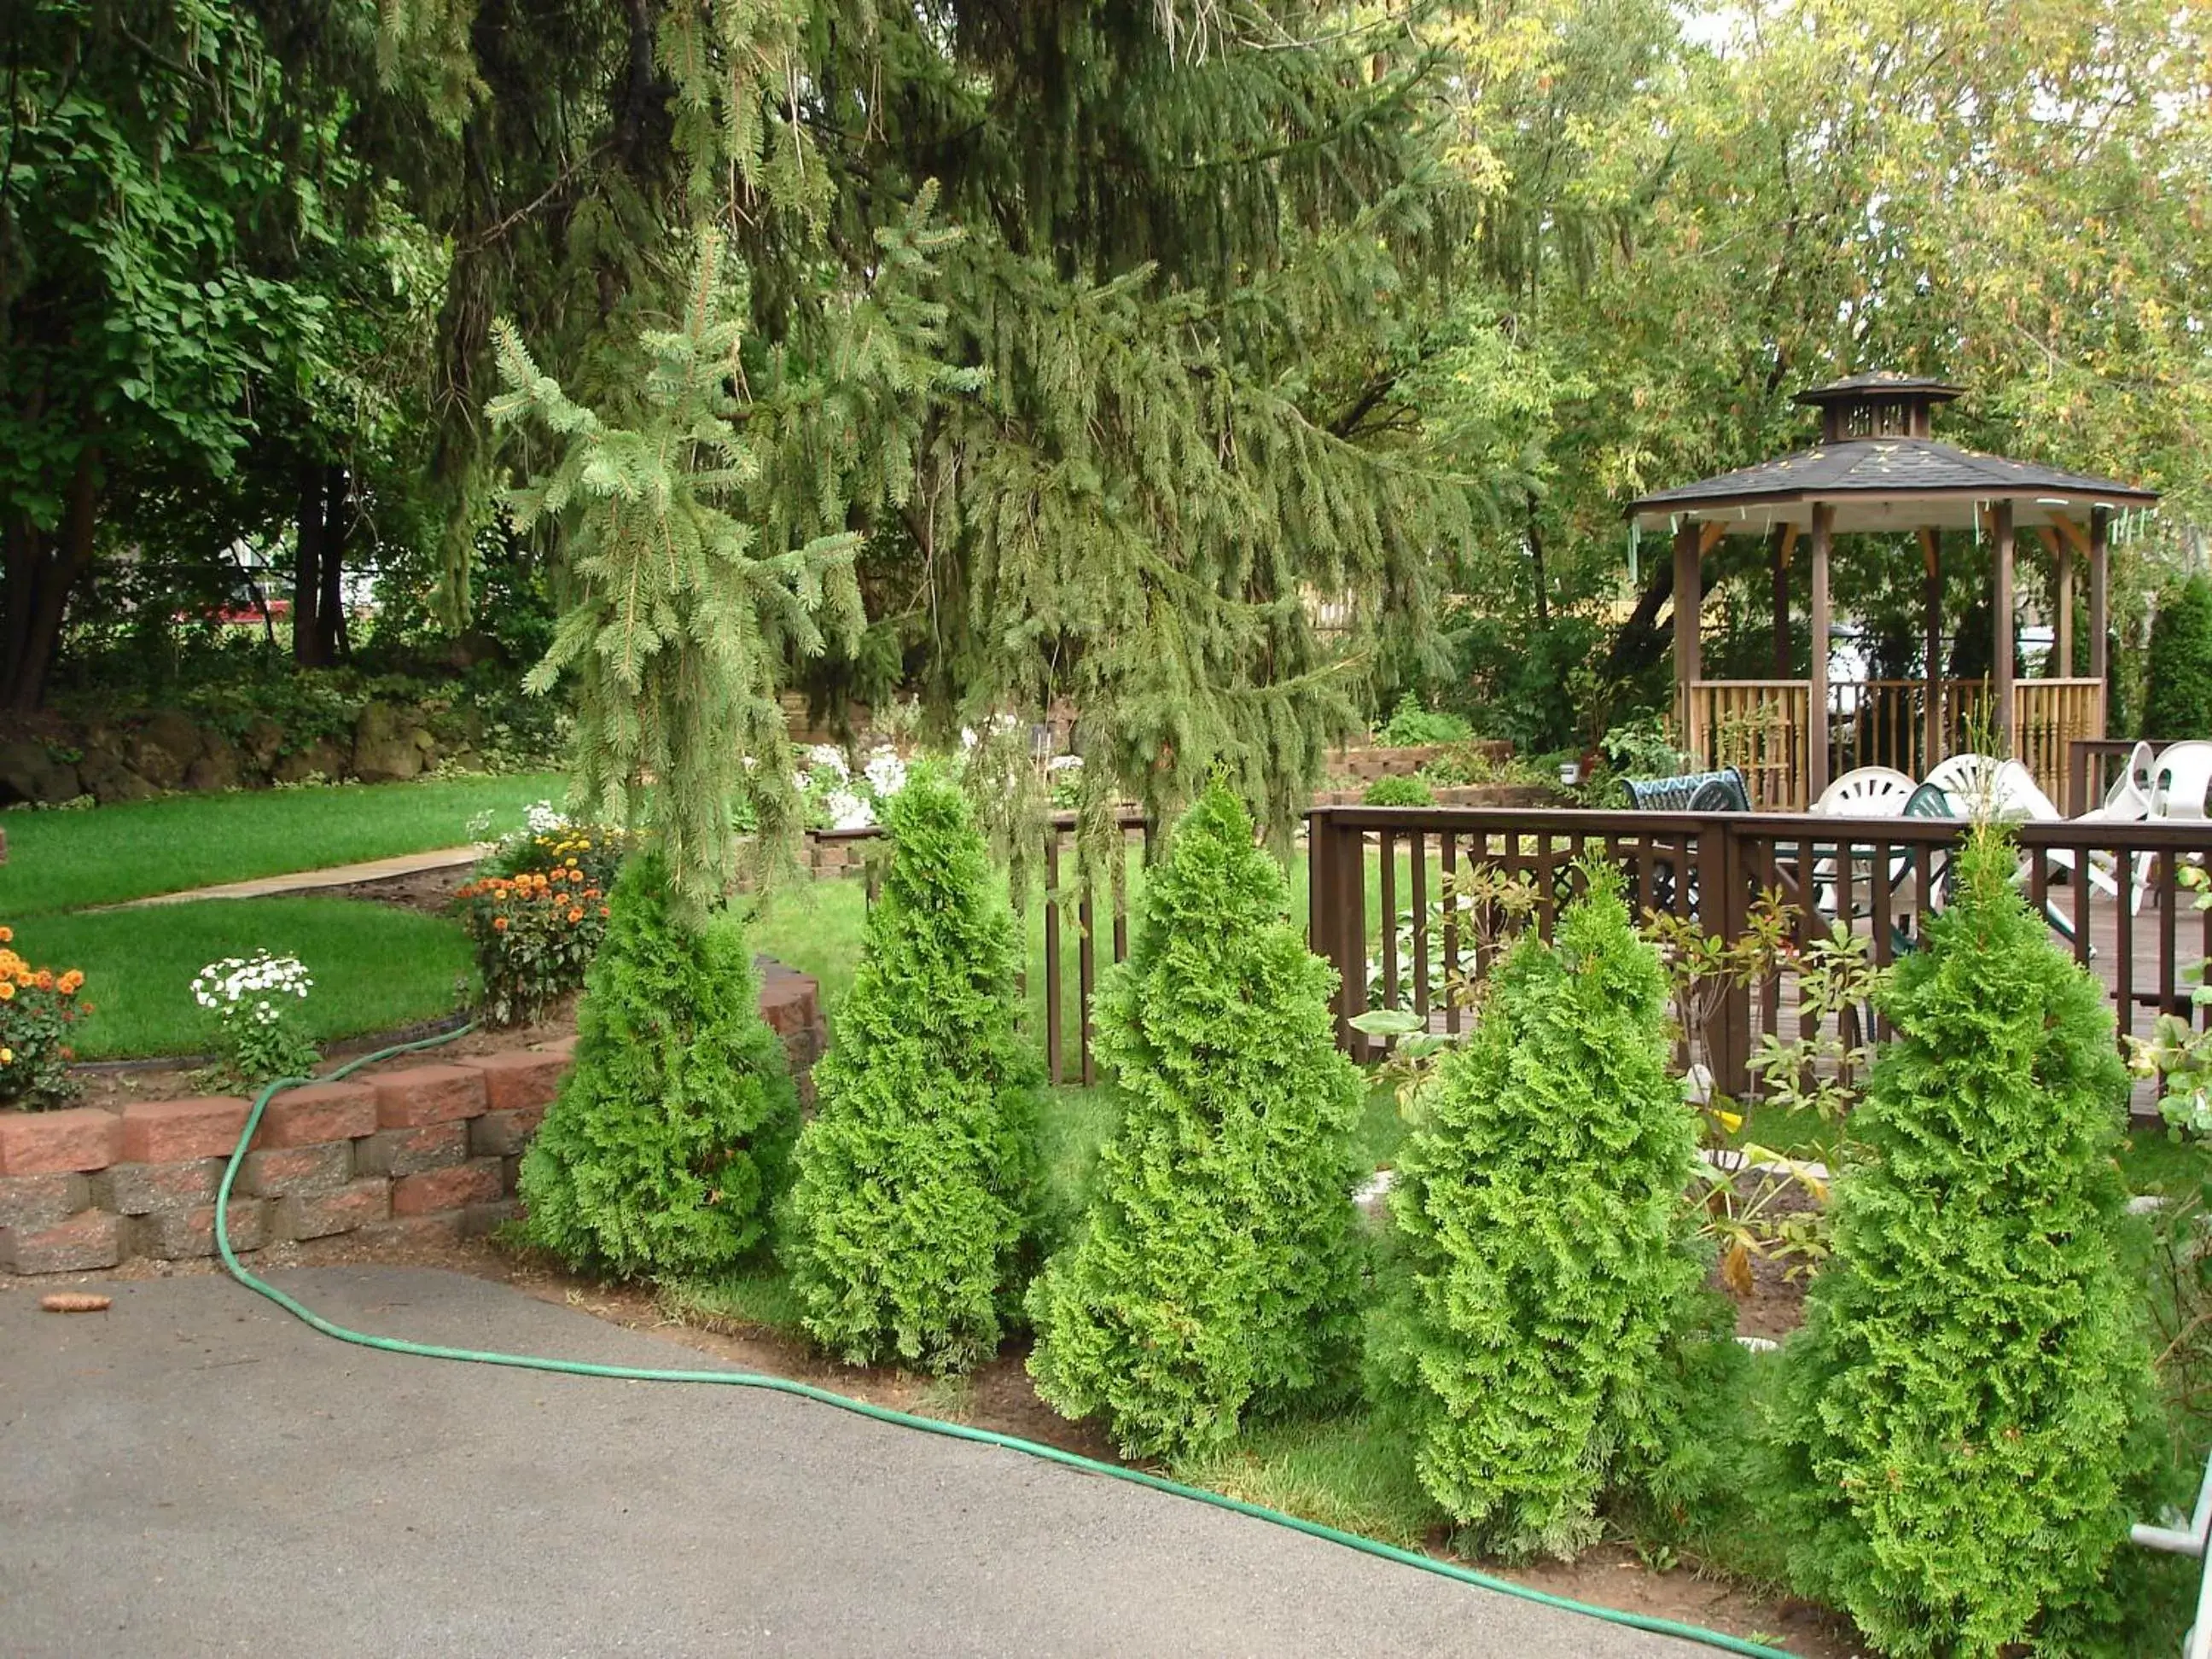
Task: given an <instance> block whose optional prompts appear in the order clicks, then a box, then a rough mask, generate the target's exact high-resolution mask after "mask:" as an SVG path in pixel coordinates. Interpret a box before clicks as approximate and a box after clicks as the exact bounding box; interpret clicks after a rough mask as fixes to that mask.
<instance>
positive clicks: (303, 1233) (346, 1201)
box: [270, 1176, 392, 1239]
mask: <svg viewBox="0 0 2212 1659" xmlns="http://www.w3.org/2000/svg"><path fill="white" fill-rule="evenodd" d="M391 1214H392V1188H391V1186H390V1184H389V1183H388V1182H385V1181H384V1180H383V1179H382V1178H381V1177H380V1176H369V1177H368V1179H367V1180H364V1181H356V1182H353V1183H352V1184H351V1185H350V1186H346V1187H342V1188H339V1189H338V1190H337V1192H334V1193H313V1194H297V1195H295V1196H294V1197H291V1198H280V1199H278V1200H276V1213H275V1214H274V1215H273V1216H272V1217H271V1218H270V1228H271V1233H270V1236H271V1237H276V1238H295V1239H296V1238H327V1237H330V1236H331V1234H332V1233H349V1232H351V1231H353V1230H354V1229H355V1228H356V1227H365V1226H367V1225H369V1224H370V1223H371V1222H374V1221H383V1220H386V1219H387V1218H389V1217H390V1216H391Z"/></svg>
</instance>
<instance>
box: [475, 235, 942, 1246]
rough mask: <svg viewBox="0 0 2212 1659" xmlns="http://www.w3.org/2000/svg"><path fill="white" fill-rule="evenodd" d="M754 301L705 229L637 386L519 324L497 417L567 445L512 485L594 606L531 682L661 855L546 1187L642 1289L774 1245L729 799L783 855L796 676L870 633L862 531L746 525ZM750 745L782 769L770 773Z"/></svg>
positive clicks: (547, 1152)
mask: <svg viewBox="0 0 2212 1659" xmlns="http://www.w3.org/2000/svg"><path fill="white" fill-rule="evenodd" d="M919 213H920V210H917V216H916V218H915V221H910V222H909V230H910V231H911V232H914V233H915V234H912V235H910V236H909V238H908V240H906V241H905V242H902V243H897V244H896V245H894V244H893V242H892V241H891V240H888V239H887V241H886V245H885V252H886V258H885V260H884V268H883V281H882V283H880V286H881V287H882V288H884V289H887V290H888V289H891V288H893V287H895V286H896V283H897V281H898V280H899V278H900V276H901V274H902V273H903V272H907V271H909V270H913V269H915V267H917V266H918V265H920V264H922V263H923V260H924V256H923V254H922V252H921V248H920V242H921V233H920V231H919ZM742 297H743V296H742V290H741V289H739V288H738V285H737V284H736V283H734V281H733V277H732V272H731V271H730V270H729V269H728V267H727V264H726V258H725V255H724V252H723V249H722V245H721V242H720V239H719V238H718V237H716V236H715V235H714V234H707V235H705V236H703V237H702V239H701V242H700V247H699V252H698V258H697V261H696V265H695V268H694V270H693V275H692V277H691V282H690V288H689V289H688V291H687V293H686V295H685V298H684V306H683V309H682V313H681V316H680V318H679V319H678V326H677V327H675V328H672V329H660V330H647V331H645V332H643V333H642V334H641V337H640V339H639V341H638V343H637V348H636V349H635V353H634V354H632V360H633V367H632V385H631V387H630V389H629V392H628V393H627V394H626V395H625V396H623V398H620V399H619V400H617V402H616V403H615V404H613V405H612V406H611V407H610V408H609V409H608V410H606V411H605V412H602V411H600V410H595V409H592V408H588V407H586V406H585V405H583V404H579V403H577V402H574V400H572V399H571V398H569V397H568V395H567V393H566V392H563V391H562V387H561V386H560V384H559V383H558V382H557V381H556V380H554V379H553V378H552V377H551V376H550V375H548V374H544V373H543V372H542V371H541V370H540V369H539V368H538V365H537V364H536V363H535V362H533V361H532V358H531V356H530V354H529V352H528V351H527V350H526V348H525V347H524V345H523V343H522V341H521V339H520V336H519V335H518V334H517V333H516V331H514V330H513V329H512V328H510V327H507V326H504V325H502V326H501V329H500V330H499V349H500V367H501V374H503V376H504V378H505V380H506V381H507V388H508V389H507V392H505V393H504V394H502V395H501V397H499V398H495V399H494V400H493V402H492V404H491V405H490V408H489V415H490V417H491V419H492V421H493V422H495V424H498V425H501V426H512V427H526V428H530V429H532V431H533V432H535V433H538V434H541V435H544V436H546V437H550V440H551V441H552V444H553V447H554V459H553V464H552V465H551V467H550V471H547V472H545V473H544V474H541V475H539V476H538V477H532V479H531V481H530V482H529V483H528V484H527V485H526V486H525V487H524V488H522V489H517V490H515V491H513V492H512V493H511V495H509V497H508V505H509V507H510V509H511V510H512V512H513V515H514V518H515V520H516V522H517V524H518V525H519V526H521V527H522V528H523V529H525V530H527V529H529V528H530V527H531V526H532V525H534V524H536V523H537V522H538V520H540V519H546V520H551V521H553V522H555V523H556V524H557V525H558V526H559V529H560V532H561V537H562V551H563V553H564V554H565V556H566V557H567V560H568V568H569V571H570V574H571V578H572V580H573V584H574V593H575V599H574V603H573V604H572V605H571V606H570V608H569V609H568V611H567V612H566V613H565V614H564V615H563V616H562V618H561V620H560V623H559V626H558V629H557V631H556V635H555V638H554V641H553V645H552V647H551V649H550V652H549V653H548V654H547V656H546V659H545V660H544V662H542V663H540V664H539V665H538V666H537V668H535V669H534V670H532V674H531V677H530V682H529V683H530V684H532V686H533V687H534V688H535V689H538V690H546V689H548V688H549V687H550V684H552V683H553V681H554V680H555V678H556V677H557V676H558V675H560V674H561V673H562V671H570V670H573V671H574V675H575V678H576V728H577V748H578V753H579V769H580V793H582V794H583V795H584V797H585V799H586V801H587V802H588V804H589V805H591V807H592V809H593V810H594V811H595V812H596V813H597V814H599V816H601V817H604V818H608V819H612V820H615V821H627V822H629V823H632V824H634V825H635V826H637V827H639V828H641V829H643V830H644V831H645V832H646V834H647V839H648V842H649V844H650V846H651V848H652V851H651V852H649V853H648V854H643V855H641V856H638V857H635V858H634V859H633V860H631V861H630V863H629V865H628V866H626V867H625V869H624V870H623V874H622V877H621V878H620V879H619V880H618V881H617V883H616V884H615V886H614V889H613V890H612V892H611V894H610V896H609V905H610V909H611V921H610V924H609V928H608V934H607V938H606V939H605V943H604V944H603V945H601V947H600V951H599V957H598V959H597V960H596V961H595V963H593V965H592V970H591V973H590V975H589V976H588V977H587V979H586V988H585V996H584V1000H583V1004H582V1008H581V1012H580V1031H579V1040H578V1043H577V1053H576V1064H575V1066H574V1069H573V1070H572V1072H571V1073H570V1074H569V1077H568V1079H567V1081H566V1083H565V1084H564V1085H563V1086H562V1091H561V1094H560V1096H559V1097H558V1098H557V1099H556V1101H555V1103H554V1104H553V1106H552V1108H551V1109H550V1111H549V1112H548V1113H547V1115H546V1118H545V1122H544V1127H542V1128H541V1130H540V1131H539V1133H538V1139H537V1141H536V1142H535V1144H534V1145H533V1146H532V1150H531V1152H530V1154H529V1157H528V1158H527V1160H526V1163H525V1164H524V1167H523V1177H522V1196H523V1199H524V1201H525V1203H526V1205H527V1206H528V1208H529V1212H530V1228H531V1231H532V1236H533V1237H536V1238H537V1239H538V1241H539V1242H540V1243H543V1244H544V1245H546V1246H547V1247H548V1248H550V1249H554V1250H556V1251H557V1252H558V1253H559V1254H560V1255H562V1256H564V1257H565V1258H566V1259H568V1261H571V1262H573V1263H574V1264H576V1265H577V1266H579V1267H586V1268H589V1269H592V1270H594V1271H606V1272H613V1273H621V1274H625V1275H628V1274H650V1273H700V1272H708V1271H712V1270H714V1269H715V1268H718V1267H726V1266H728V1265H730V1264H731V1263H732V1261H735V1260H736V1259H737V1258H738V1256H740V1255H744V1253H745V1252H746V1251H747V1250H749V1249H751V1248H752V1247H753V1246H755V1245H756V1244H757V1243H759V1242H760V1240H761V1237H762V1235H763V1230H764V1227H765V1225H766V1217H767V1209H768V1206H769V1202H770V1201H771V1200H773V1198H774V1196H775V1192H776V1190H777V1189H778V1188H779V1187H780V1185H781V1171H782V1168H783V1164H784V1161H785V1154H786V1153H787V1150H788V1144H789V1140H790V1137H791V1134H792V1133H793V1130H794V1129H795V1127H796V1125H795V1121H794V1119H793V1112H794V1110H795V1107H794V1104H793V1102H794V1097H793V1092H792V1087H791V1084H790V1082H789V1079H788V1078H787V1076H786V1075H785V1073H784V1070H783V1054H782V1052H781V1048H780V1047H779V1046H778V1044H777V1042H776V1040H775V1037H774V1036H773V1035H772V1034H771V1033H770V1032H769V1030H768V1029H767V1027H766V1026H765V1025H764V1024H763V1022H762V1020H761V1018H760V1013H759V1010H758V1007H757V991H756V987H755V985H754V981H753V976H752V973H751V969H750V962H749V958H748V957H747V954H746V951H745V948H744V936H743V933H742V931H741V929H740V927H739V925H738V921H737V919H736V918H735V916H733V915H731V914H730V913H729V912H727V911H726V909H725V908H722V907H721V905H720V897H721V894H722V891H723V890H724V887H725V885H726V880H727V878H728V876H729V874H730V864H731V859H732V842H733V836H732V817H731V807H732V801H733V800H736V801H743V802H744V803H746V804H747V805H750V808H751V811H752V814H753V816H754V817H755V818H756V820H757V822H758V823H759V824H760V826H761V832H762V833H761V836H760V837H759V844H761V845H763V846H764V847H767V848H771V849H772V848H775V847H776V846H777V845H778V844H779V843H780V842H781V840H782V839H783V837H784V836H787V834H788V833H789V831H790V829H791V828H792V826H793V824H794V823H795V822H796V816H797V815H796V807H795V801H794V799H793V784H792V780H791V777H790V769H789V768H788V767H787V766H785V765H783V764H782V763H781V757H782V756H783V754H784V753H785V745H786V743H787V738H786V732H785V725H784V716H783V710H782V708H781V704H780V703H779V702H777V697H776V693H777V690H778V683H779V677H780V675H781V672H782V671H783V669H784V666H785V665H786V664H787V662H788V661H789V660H791V659H793V658H794V657H797V656H803V655H805V654H806V653H810V652H816V651H819V650H820V649H821V648H822V647H823V627H822V624H823V622H825V621H826V622H828V623H829V624H830V625H831V627H832V628H833V629H843V630H844V631H845V632H846V633H847V634H848V635H850V633H851V632H852V631H853V630H854V629H857V627H858V626H859V622H860V597H859V592H858V590H857V588H856V586H855V585H854V577H853V568H852V564H853V554H854V546H855V544H856V538H855V537H854V536H853V535H851V534H848V533H841V534H836V535H829V536H823V537H819V538H815V539H813V540H811V541H808V542H805V543H804V544H800V545H798V546H795V547H793V546H788V545H787V544H783V543H781V542H780V541H777V540H775V539H771V538H770V537H769V535H764V534H763V530H762V528H761V526H759V524H757V522H755V520H753V518H751V517H749V516H740V513H743V512H744V509H745V508H746V507H747V506H748V501H747V498H746V494H745V492H746V490H747V489H748V486H749V485H750V483H752V481H753V480H755V479H756V478H757V476H758V471H759V467H758V462H757V457H756V456H755V455H754V454H753V453H752V452H751V450H750V448H749V447H748V446H747V443H746V441H745V439H744V436H743V435H742V433H743V427H742V424H741V423H740V422H739V420H738V416H740V414H741V413H742V410H743V405H742V404H741V403H740V401H739V398H740V392H739V388H740V387H741V386H743V384H744V371H743V368H742V364H741V361H740V359H741V347H742V342H743V330H742V328H741V326H740V324H739V321H738V318H739V317H740V316H741V315H742V312H743V306H742ZM907 321H908V323H909V324H910V325H915V326H916V327H921V328H924V329H926V323H927V319H926V317H921V318H917V317H915V316H913V315H909V316H908V318H907ZM878 326H880V328H881V331H882V333H883V334H884V336H885V338H884V340H882V341H879V342H878V348H879V349H878V350H877V351H876V353H875V357H876V360H877V362H878V372H884V373H890V374H893V375H894V377H896V376H897V375H900V374H903V373H904V370H903V369H902V368H899V366H898V363H897V361H896V360H897V356H898V350H897V345H896V341H895V340H892V339H890V338H889V337H890V336H891V335H893V334H895V333H896V329H894V328H892V327H891V326H890V325H888V324H886V323H882V321H881V319H878V323H877V324H871V323H870V322H868V321H867V320H866V319H858V320H856V321H855V323H854V330H855V337H856V338H865V337H866V334H867V331H868V330H869V329H871V328H872V327H878ZM886 365H888V367H886ZM732 507H735V508H738V512H732V511H731V510H730V509H731V508H732ZM747 754H757V755H764V756H771V757H775V759H774V761H773V762H772V763H770V764H768V765H764V766H754V767H751V768H747V767H745V766H744V764H743V761H744V757H745V756H746V755H747Z"/></svg>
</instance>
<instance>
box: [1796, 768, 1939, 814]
mask: <svg viewBox="0 0 2212 1659" xmlns="http://www.w3.org/2000/svg"><path fill="white" fill-rule="evenodd" d="M1917 787H1919V786H1918V785H1917V784H1916V783H1914V782H1913V781H1912V780H1911V778H1908V777H1906V776H1905V774H1904V773H1902V772H1899V771H1896V770H1894V769H1892V768H1889V767H1887V766H1862V767H1860V768H1858V769H1857V770H1856V771H1850V772H1846V773H1844V775H1843V776H1841V777H1840V778H1838V779H1837V780H1836V781H1834V782H1833V783H1832V784H1830V785H1829V786H1828V787H1826V789H1823V790H1822V791H1821V792H1820V799H1818V800H1816V801H1814V803H1813V810H1814V811H1815V812H1820V813H1823V814H1825V815H1826V816H1828V817H1838V818H1893V817H1899V815H1900V814H1902V813H1903V812H1904V811H1905V802H1907V801H1909V800H1911V799H1912V792H1913V791H1914V790H1915V789H1917Z"/></svg>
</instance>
